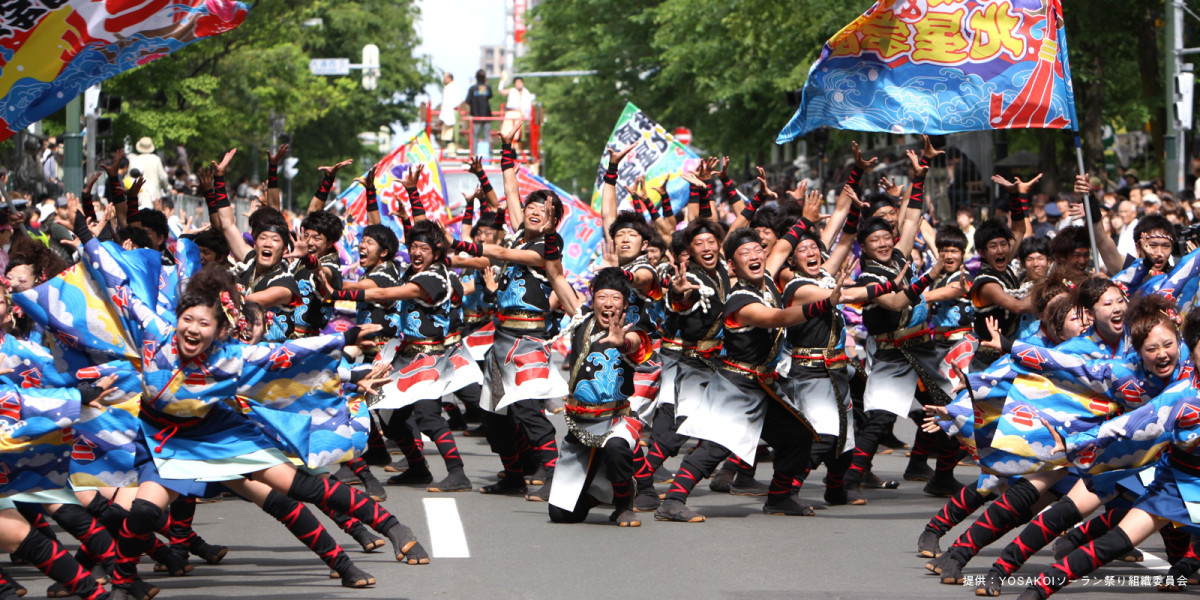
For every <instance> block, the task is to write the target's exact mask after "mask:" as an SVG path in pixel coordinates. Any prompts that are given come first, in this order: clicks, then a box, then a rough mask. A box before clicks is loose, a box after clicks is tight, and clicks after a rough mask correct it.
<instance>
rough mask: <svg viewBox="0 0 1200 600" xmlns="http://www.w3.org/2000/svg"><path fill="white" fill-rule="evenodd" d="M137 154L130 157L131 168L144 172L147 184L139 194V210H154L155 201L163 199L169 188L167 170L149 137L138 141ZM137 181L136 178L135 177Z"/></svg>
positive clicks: (135, 146) (143, 175)
mask: <svg viewBox="0 0 1200 600" xmlns="http://www.w3.org/2000/svg"><path fill="white" fill-rule="evenodd" d="M134 149H135V150H137V154H134V155H133V156H130V157H129V168H130V170H131V171H132V170H133V169H137V170H139V171H141V172H142V177H143V178H145V179H146V184H145V185H143V186H142V191H141V192H140V193H139V194H138V207H139V208H153V207H154V201H155V200H158V199H159V198H162V197H163V194H166V193H167V191H168V190H169V189H170V188H169V182H168V179H167V170H166V169H165V168H164V167H163V162H162V159H161V158H159V157H158V155H157V154H155V153H154V141H153V140H151V139H150V138H148V137H144V138H142V139H140V140H138V142H137V144H135V145H134ZM135 179H136V177H135Z"/></svg>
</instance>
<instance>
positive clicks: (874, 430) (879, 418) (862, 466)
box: [846, 410, 896, 488]
mask: <svg viewBox="0 0 1200 600" xmlns="http://www.w3.org/2000/svg"><path fill="white" fill-rule="evenodd" d="M865 417H866V421H865V422H864V423H863V424H862V426H861V427H859V430H858V432H857V433H855V434H854V440H855V446H854V460H853V462H852V463H851V465H850V469H849V470H848V471H846V485H847V487H850V488H857V487H858V484H859V483H860V482H861V481H862V478H863V475H864V474H865V473H866V472H867V471H868V470H869V469H870V468H871V460H872V459H873V458H874V457H875V450H877V449H879V439H880V437H882V436H883V434H884V433H885V432H887V431H890V430H891V429H892V424H894V423H895V422H896V415H894V414H892V413H890V412H888V411H886V410H868V411H866V413H865Z"/></svg>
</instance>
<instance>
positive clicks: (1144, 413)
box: [997, 296, 1200, 600]
mask: <svg viewBox="0 0 1200 600" xmlns="http://www.w3.org/2000/svg"><path fill="white" fill-rule="evenodd" d="M1150 298H1161V296H1151V297H1148V298H1146V299H1143V300H1139V301H1138V302H1137V303H1135V305H1134V307H1133V308H1132V309H1131V310H1130V313H1131V315H1130V329H1131V330H1132V332H1131V334H1132V336H1136V337H1139V338H1140V337H1141V336H1142V335H1146V339H1145V340H1139V341H1141V342H1142V343H1141V344H1139V348H1140V350H1139V353H1140V354H1141V359H1142V360H1141V362H1142V364H1141V365H1140V366H1141V368H1143V369H1146V370H1147V371H1148V372H1149V373H1152V374H1153V375H1152V376H1151V379H1152V380H1153V379H1161V378H1162V375H1161V374H1163V373H1167V372H1168V369H1169V368H1170V366H1171V365H1170V364H1169V363H1170V362H1172V361H1171V360H1169V359H1170V356H1169V355H1170V354H1172V353H1174V354H1175V355H1176V358H1175V362H1177V363H1179V364H1180V365H1183V368H1182V369H1177V370H1179V371H1183V372H1182V373H1179V374H1178V377H1177V380H1175V381H1172V382H1171V383H1170V385H1169V386H1167V387H1166V389H1164V390H1161V391H1160V393H1157V394H1155V396H1154V398H1153V399H1152V400H1151V401H1149V402H1147V403H1145V404H1143V405H1142V406H1141V407H1140V408H1137V409H1134V410H1132V411H1130V412H1128V413H1126V414H1124V415H1122V416H1120V417H1117V418H1115V419H1113V420H1111V421H1108V422H1105V423H1102V424H1099V425H1097V426H1096V427H1095V428H1092V429H1089V430H1084V431H1076V432H1075V433H1073V434H1072V433H1069V432H1063V431H1060V429H1059V428H1057V427H1056V426H1054V425H1053V424H1051V423H1049V422H1048V421H1046V420H1042V423H1043V424H1044V425H1045V426H1046V428H1047V429H1048V430H1049V431H1050V433H1051V435H1052V436H1053V439H1054V444H1053V448H1052V449H1051V450H1050V452H1049V454H1050V456H1053V457H1061V456H1062V455H1063V453H1065V454H1066V458H1067V459H1068V460H1069V461H1070V462H1071V464H1073V465H1074V466H1075V467H1077V468H1079V469H1080V470H1087V471H1089V472H1097V471H1103V470H1104V469H1105V468H1114V467H1115V468H1125V469H1128V468H1129V467H1131V466H1132V467H1133V469H1134V470H1136V469H1137V468H1138V467H1140V466H1142V465H1145V464H1148V463H1149V462H1150V461H1151V460H1153V459H1155V458H1157V459H1158V460H1157V462H1156V463H1155V464H1154V480H1153V481H1152V482H1151V483H1150V484H1149V485H1146V486H1145V487H1144V488H1142V489H1141V490H1139V491H1140V492H1141V493H1140V497H1139V498H1138V499H1137V500H1136V501H1135V502H1133V504H1132V506H1131V507H1129V508H1128V510H1127V511H1126V512H1125V513H1124V515H1123V516H1122V517H1120V518H1118V519H1115V520H1114V521H1113V525H1112V527H1111V529H1108V530H1107V531H1100V532H1098V533H1099V535H1097V536H1096V537H1094V538H1092V539H1090V540H1077V541H1079V542H1081V543H1080V544H1079V545H1078V546H1077V547H1076V548H1074V549H1073V550H1071V551H1070V552H1069V553H1068V554H1066V555H1065V556H1062V557H1061V558H1060V559H1059V560H1058V561H1056V562H1055V563H1054V564H1053V565H1051V566H1050V567H1049V568H1048V569H1046V570H1044V571H1042V572H1041V573H1039V574H1038V576H1037V577H1036V578H1034V579H1033V583H1032V584H1031V585H1030V586H1029V587H1027V588H1026V589H1025V591H1024V592H1023V593H1022V594H1021V596H1020V598H1021V599H1022V600H1041V599H1043V598H1046V597H1048V596H1050V595H1052V594H1054V593H1055V592H1057V591H1059V590H1061V589H1062V588H1063V587H1065V586H1067V585H1068V584H1070V583H1071V582H1072V581H1074V580H1076V579H1079V578H1081V577H1084V576H1087V575H1089V574H1090V573H1092V572H1093V571H1095V570H1096V569H1098V568H1099V567H1101V566H1103V565H1105V564H1107V563H1109V562H1112V561H1113V560H1117V559H1119V558H1121V557H1123V556H1126V555H1128V554H1129V553H1130V552H1133V551H1135V547H1136V546H1137V544H1140V543H1142V542H1144V541H1145V540H1146V539H1147V538H1149V536H1150V535H1152V534H1154V532H1156V531H1159V532H1166V531H1169V530H1174V529H1176V527H1175V526H1173V525H1180V524H1182V525H1184V526H1187V525H1191V526H1194V525H1196V519H1195V517H1194V516H1193V515H1191V514H1189V511H1188V505H1189V504H1191V503H1193V502H1195V501H1196V498H1197V496H1198V495H1200V492H1198V491H1200V466H1198V465H1200V459H1197V458H1196V453H1197V445H1196V440H1197V439H1200V436H1198V435H1197V429H1198V428H1200V403H1198V402H1197V401H1196V396H1197V394H1198V392H1197V389H1196V385H1197V382H1196V379H1195V373H1194V368H1193V367H1192V365H1193V364H1194V363H1195V361H1196V360H1200V313H1197V312H1195V311H1193V312H1191V313H1189V314H1188V317H1187V321H1186V322H1185V323H1184V326H1183V335H1182V336H1180V335H1179V330H1178V325H1177V324H1176V317H1175V316H1174V313H1173V311H1171V312H1167V311H1165V310H1164V311H1162V312H1161V313H1160V315H1161V319H1160V320H1159V322H1158V323H1156V324H1154V325H1153V327H1151V328H1150V331H1149V333H1148V334H1147V333H1145V329H1146V326H1148V325H1149V322H1148V320H1146V319H1142V318H1139V316H1140V314H1141V311H1140V310H1139V309H1140V308H1141V307H1140V304H1141V302H1143V301H1145V300H1149V299H1150ZM1159 304H1161V303H1159ZM1173 342H1174V343H1173ZM1180 342H1181V343H1184V344H1186V346H1185V347H1186V348H1187V350H1188V352H1189V353H1190V358H1191V360H1190V361H1189V360H1188V359H1187V358H1186V357H1182V356H1179V354H1180V351H1181V349H1180V348H1179V347H1178V345H1177V343H1180ZM1148 345H1149V346H1155V345H1156V346H1159V348H1160V349H1159V351H1158V352H1156V353H1150V352H1146V351H1145V350H1146V349H1147V346H1148ZM1147 362H1149V363H1150V364H1146V363H1147ZM1173 375H1174V374H1173ZM1164 450H1165V451H1164ZM1135 453H1136V454H1144V456H1140V457H1139V458H1140V460H1138V461H1137V462H1136V463H1133V462H1132V461H1130V460H1129V459H1130V455H1131V454H1135ZM1108 464H1111V465H1113V466H1107V467H1106V465H1108ZM1124 472H1125V473H1129V472H1130V471H1128V470H1127V471H1124ZM1105 475H1106V476H1109V474H1107V473H1106V474H1105ZM1117 475H1118V476H1119V475H1120V472H1118V473H1117ZM1097 479H1099V477H1097ZM1064 502H1065V500H1064ZM1054 508H1057V505H1056V506H1055V507H1052V508H1051V510H1054ZM1047 512H1049V511H1047ZM1080 512H1082V508H1081V509H1080ZM1183 531H1186V530H1183ZM1177 533H1178V532H1175V533H1174V534H1173V535H1177ZM1164 539H1167V536H1166V535H1165V534H1164ZM1184 542H1185V543H1184V544H1183V549H1185V550H1186V548H1187V544H1186V540H1184ZM1167 548H1168V552H1170V551H1171V548H1172V546H1171V545H1170V544H1168V546H1167ZM1057 555H1058V552H1057V548H1056V556H1057ZM1173 558H1178V557H1173ZM1197 564H1198V562H1197V561H1196V560H1195V559H1194V558H1183V559H1182V560H1179V561H1178V562H1176V563H1175V564H1174V565H1173V566H1172V567H1171V569H1170V570H1169V571H1168V572H1167V577H1166V581H1165V583H1164V584H1163V585H1160V586H1159V589H1160V590H1164V589H1166V590H1171V591H1178V590H1179V589H1181V588H1182V587H1183V586H1184V585H1186V584H1185V581H1186V580H1187V578H1188V577H1190V576H1191V575H1192V573H1194V572H1195V570H1196V567H1197ZM1176 582H1178V583H1176ZM997 590H998V588H997Z"/></svg>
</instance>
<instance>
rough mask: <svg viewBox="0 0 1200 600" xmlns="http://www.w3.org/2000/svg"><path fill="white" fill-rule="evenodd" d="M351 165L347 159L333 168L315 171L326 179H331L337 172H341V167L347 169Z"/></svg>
mask: <svg viewBox="0 0 1200 600" xmlns="http://www.w3.org/2000/svg"><path fill="white" fill-rule="evenodd" d="M352 164H354V161H353V160H351V159H349V158H347V159H346V160H343V161H342V162H340V163H337V164H335V165H333V166H324V167H317V170H318V171H320V172H322V173H324V174H325V176H326V177H333V176H334V175H337V172H338V171H340V170H342V167H348V166H350V165H352Z"/></svg>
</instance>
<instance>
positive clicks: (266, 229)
mask: <svg viewBox="0 0 1200 600" xmlns="http://www.w3.org/2000/svg"><path fill="white" fill-rule="evenodd" d="M264 233H274V234H276V235H278V236H279V237H280V238H281V239H283V243H285V244H287V247H288V248H291V247H292V236H291V234H290V233H288V230H287V228H286V227H281V226H279V225H277V224H275V223H268V224H266V225H263V226H262V227H259V228H258V230H256V231H255V232H254V239H255V241H257V240H258V236H260V235H262V234H264Z"/></svg>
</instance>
